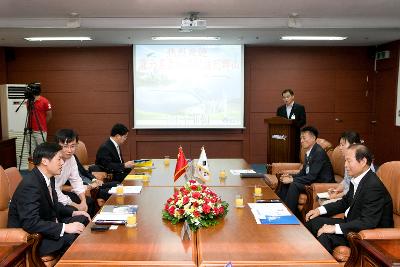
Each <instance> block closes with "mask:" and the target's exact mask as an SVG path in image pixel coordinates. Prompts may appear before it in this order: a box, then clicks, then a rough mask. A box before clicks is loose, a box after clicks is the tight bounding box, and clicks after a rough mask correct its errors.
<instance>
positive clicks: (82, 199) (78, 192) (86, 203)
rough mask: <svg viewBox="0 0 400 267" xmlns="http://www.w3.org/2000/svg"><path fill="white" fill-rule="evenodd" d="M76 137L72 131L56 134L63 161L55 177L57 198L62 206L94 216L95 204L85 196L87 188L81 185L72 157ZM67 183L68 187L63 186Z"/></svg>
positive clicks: (65, 130)
mask: <svg viewBox="0 0 400 267" xmlns="http://www.w3.org/2000/svg"><path fill="white" fill-rule="evenodd" d="M77 136H78V135H77V133H76V132H75V131H74V130H72V129H60V130H58V131H57V132H56V136H55V141H56V142H57V143H58V144H59V145H60V146H61V147H62V150H61V155H62V158H63V160H64V166H63V168H62V171H61V173H60V174H59V175H57V176H56V192H57V197H58V201H59V202H61V203H62V204H64V205H69V206H72V207H74V208H76V209H77V210H83V211H87V212H88V213H89V214H90V216H94V214H95V203H94V201H93V199H92V198H90V197H87V196H86V194H85V192H86V189H87V187H86V186H85V185H84V184H83V181H82V178H81V177H80V175H79V171H78V165H77V163H76V160H75V157H74V153H75V149H76V146H77ZM67 181H68V182H69V185H67V186H64V185H65V183H66V182H67ZM63 187H64V188H63ZM68 187H71V188H68ZM67 189H70V190H67Z"/></svg>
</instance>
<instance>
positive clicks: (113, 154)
mask: <svg viewBox="0 0 400 267" xmlns="http://www.w3.org/2000/svg"><path fill="white" fill-rule="evenodd" d="M127 138H128V128H126V126H125V125H123V124H121V123H117V124H115V125H114V126H113V127H112V129H111V136H110V138H109V139H108V140H107V141H106V142H105V143H103V144H102V145H101V146H100V148H99V149H98V150H97V154H96V165H99V166H101V167H102V168H103V169H104V170H105V171H106V172H107V173H111V174H113V180H114V181H118V182H121V181H123V180H124V178H125V176H127V175H128V174H129V172H130V171H131V169H132V168H133V167H134V162H133V161H127V162H124V160H123V158H122V153H121V148H120V147H121V145H122V144H123V143H124V142H125V141H126V139H127Z"/></svg>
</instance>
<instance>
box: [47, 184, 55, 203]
mask: <svg viewBox="0 0 400 267" xmlns="http://www.w3.org/2000/svg"><path fill="white" fill-rule="evenodd" d="M47 189H48V190H49V194H50V198H51V202H53V204H54V200H53V194H52V191H51V185H50V184H49V185H48V186H47Z"/></svg>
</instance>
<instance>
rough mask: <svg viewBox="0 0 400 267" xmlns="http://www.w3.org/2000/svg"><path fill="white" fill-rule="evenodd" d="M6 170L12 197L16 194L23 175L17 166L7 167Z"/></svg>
mask: <svg viewBox="0 0 400 267" xmlns="http://www.w3.org/2000/svg"><path fill="white" fill-rule="evenodd" d="M4 172H5V173H6V175H7V179H8V189H9V194H10V199H11V198H12V196H13V195H14V192H15V189H17V186H18V185H19V183H20V182H21V181H22V176H21V173H20V172H19V171H18V169H17V168H16V167H10V168H7V169H5V170H4Z"/></svg>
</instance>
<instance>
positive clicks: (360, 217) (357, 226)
mask: <svg viewBox="0 0 400 267" xmlns="http://www.w3.org/2000/svg"><path fill="white" fill-rule="evenodd" d="M371 162H372V155H371V153H370V152H369V150H368V148H367V147H366V146H364V145H361V144H353V145H351V146H350V147H349V148H348V150H347V151H346V153H345V168H346V170H347V172H348V174H349V175H350V176H351V177H352V178H351V183H350V189H349V191H348V192H347V194H346V195H344V197H343V198H342V199H341V200H338V201H336V202H333V203H329V204H326V205H324V206H321V207H318V208H317V209H314V210H311V211H309V212H308V213H307V214H306V221H307V223H306V226H307V228H308V229H309V230H310V231H311V232H312V233H313V234H314V235H315V236H316V237H317V238H318V240H319V241H320V242H321V244H322V245H323V246H324V247H325V248H326V249H327V250H328V251H329V252H330V253H332V252H333V250H334V249H335V247H337V246H341V245H348V242H347V238H346V235H347V234H348V233H349V232H359V231H361V230H365V229H372V228H376V227H380V228H387V227H393V204H392V198H391V197H390V194H389V192H388V191H387V189H386V187H385V185H384V184H383V183H382V181H381V180H380V179H379V177H378V176H377V175H376V174H375V173H374V172H373V171H371V168H370V166H371ZM339 213H344V214H345V218H344V219H337V218H330V216H332V215H335V214H339ZM320 215H326V216H328V217H325V216H321V217H319V216H320Z"/></svg>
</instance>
